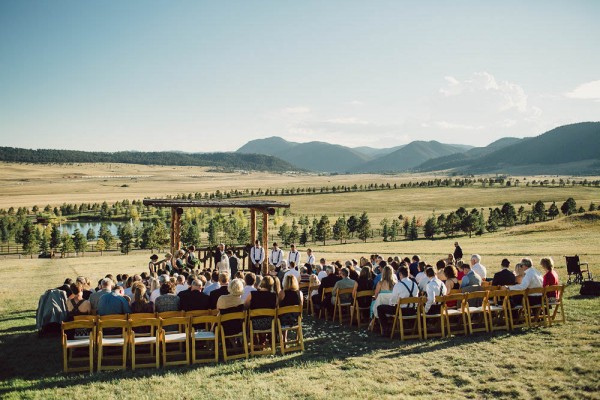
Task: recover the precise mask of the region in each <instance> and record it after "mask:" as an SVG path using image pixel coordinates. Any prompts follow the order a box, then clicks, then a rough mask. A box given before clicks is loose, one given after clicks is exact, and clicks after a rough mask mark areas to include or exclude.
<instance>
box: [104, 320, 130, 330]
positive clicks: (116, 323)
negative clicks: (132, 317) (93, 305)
mask: <svg viewBox="0 0 600 400" xmlns="http://www.w3.org/2000/svg"><path fill="white" fill-rule="evenodd" d="M128 327H129V321H128V320H127V319H125V318H123V319H116V318H108V319H105V318H104V317H100V318H98V329H105V328H122V329H124V328H128Z"/></svg>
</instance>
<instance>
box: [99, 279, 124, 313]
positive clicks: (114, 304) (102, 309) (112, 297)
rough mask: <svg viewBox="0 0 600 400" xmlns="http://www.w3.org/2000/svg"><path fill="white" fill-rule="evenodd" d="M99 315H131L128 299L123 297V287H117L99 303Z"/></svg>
mask: <svg viewBox="0 0 600 400" xmlns="http://www.w3.org/2000/svg"><path fill="white" fill-rule="evenodd" d="M97 313H98V315H110V314H131V308H130V307H129V303H128V302H127V299H125V297H123V287H121V286H117V287H116V288H115V289H114V290H113V291H112V292H110V293H109V294H106V295H104V296H102V297H101V298H100V300H99V301H98V310H97Z"/></svg>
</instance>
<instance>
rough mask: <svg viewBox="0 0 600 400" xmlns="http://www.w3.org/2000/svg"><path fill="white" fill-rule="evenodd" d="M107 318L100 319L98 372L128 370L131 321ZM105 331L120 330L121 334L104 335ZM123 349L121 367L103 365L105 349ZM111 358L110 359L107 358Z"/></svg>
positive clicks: (98, 330)
mask: <svg viewBox="0 0 600 400" xmlns="http://www.w3.org/2000/svg"><path fill="white" fill-rule="evenodd" d="M104 317H105V316H102V317H100V318H98V329H97V335H98V367H97V370H98V372H100V371H102V370H111V369H126V368H127V344H128V343H129V321H128V320H126V319H112V318H109V319H105V318H104ZM104 329H116V330H118V329H120V330H121V333H120V334H110V335H106V336H105V335H104ZM105 347H109V348H119V347H120V348H121V356H120V357H118V358H121V364H120V365H102V358H103V356H104V348H105ZM107 358H109V357H107Z"/></svg>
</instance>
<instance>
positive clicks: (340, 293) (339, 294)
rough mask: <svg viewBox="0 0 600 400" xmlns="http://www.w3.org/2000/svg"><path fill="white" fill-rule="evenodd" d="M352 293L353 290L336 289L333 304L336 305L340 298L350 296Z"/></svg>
mask: <svg viewBox="0 0 600 400" xmlns="http://www.w3.org/2000/svg"><path fill="white" fill-rule="evenodd" d="M353 292H354V288H348V289H338V291H337V292H336V296H335V302H336V303H338V302H339V301H340V298H341V297H342V296H352V293H353Z"/></svg>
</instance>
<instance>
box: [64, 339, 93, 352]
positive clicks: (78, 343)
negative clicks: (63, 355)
mask: <svg viewBox="0 0 600 400" xmlns="http://www.w3.org/2000/svg"><path fill="white" fill-rule="evenodd" d="M89 345H90V338H89V337H88V338H86V339H71V340H67V348H68V349H72V348H74V347H88V346H89Z"/></svg>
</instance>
